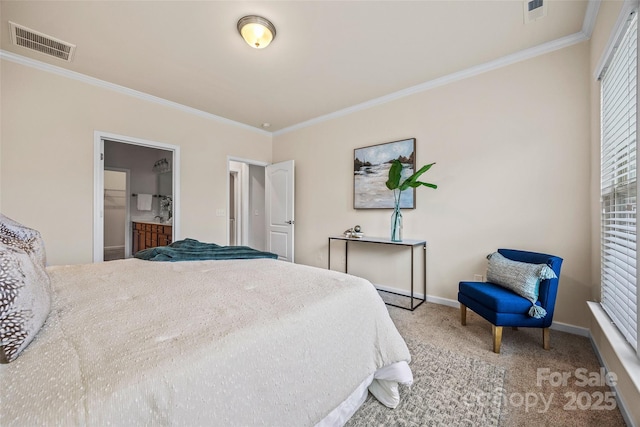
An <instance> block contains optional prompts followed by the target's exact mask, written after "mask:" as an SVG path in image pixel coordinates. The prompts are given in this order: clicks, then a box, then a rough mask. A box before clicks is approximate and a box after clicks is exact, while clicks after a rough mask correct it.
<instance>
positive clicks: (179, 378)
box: [0, 259, 410, 426]
mask: <svg viewBox="0 0 640 427" xmlns="http://www.w3.org/2000/svg"><path fill="white" fill-rule="evenodd" d="M48 272H49V274H50V276H51V282H52V287H53V289H54V297H53V304H52V306H53V308H52V313H51V315H50V317H49V319H48V320H47V322H46V324H45V326H44V328H43V329H42V330H41V331H40V333H39V334H38V336H37V337H36V339H35V340H34V341H33V342H32V343H31V345H30V346H29V347H28V348H27V349H26V350H25V351H24V353H23V354H22V355H21V356H20V357H19V358H18V359H17V360H16V361H14V362H13V363H10V364H7V365H0V425H2V426H9V425H54V424H56V425H91V426H99V425H100V426H102V425H109V424H111V425H122V426H124V425H188V426H199V425H207V426H214V425H215V426H217V425H221V426H222V425H224V426H245V425H246V426H249V425H266V426H305V425H315V424H316V423H318V422H320V421H322V420H323V419H324V418H325V417H326V416H327V415H328V414H329V413H330V412H331V411H332V410H333V409H334V408H336V407H337V406H339V405H340V404H341V403H342V402H343V401H345V399H347V398H348V397H349V396H350V395H351V394H352V392H353V391H354V390H356V389H357V388H358V386H360V385H361V383H362V382H363V381H364V380H365V379H366V378H368V377H370V376H371V375H372V374H373V373H374V372H376V371H377V370H379V369H380V368H382V367H384V366H387V365H390V364H393V363H394V362H400V361H407V362H408V361H409V360H410V356H409V352H408V349H407V347H406V345H405V343H404V341H403V339H402V337H401V336H400V335H399V333H398V332H397V330H396V328H395V326H394V325H393V323H392V321H391V319H390V318H389V315H388V312H387V310H386V307H385V306H384V304H383V302H382V301H381V299H380V298H379V296H378V295H377V292H376V291H375V289H374V287H373V286H372V285H371V284H370V283H369V282H368V281H366V280H363V279H359V278H356V277H353V276H347V275H344V274H341V273H337V272H332V271H327V270H321V269H316V268H313V267H306V266H301V265H295V264H289V263H285V262H281V261H275V260H267V259H259V260H236V261H194V262H179V263H159V262H148V261H140V260H137V259H129V260H123V261H112V262H106V263H100V264H89V265H77V266H56V267H50V268H49V269H48ZM402 365H404V364H402ZM407 370H408V368H407ZM408 376H409V377H410V372H409V374H408ZM404 378H405V380H406V378H407V373H406V371H405V372H404Z"/></svg>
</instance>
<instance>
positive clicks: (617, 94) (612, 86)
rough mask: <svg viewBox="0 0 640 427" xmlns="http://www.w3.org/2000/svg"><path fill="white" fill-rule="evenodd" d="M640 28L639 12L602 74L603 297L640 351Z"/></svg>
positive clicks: (617, 323)
mask: <svg viewBox="0 0 640 427" xmlns="http://www.w3.org/2000/svg"><path fill="white" fill-rule="evenodd" d="M637 34H638V20H637V14H636V13H634V14H633V17H632V18H631V19H630V22H629V26H628V28H627V31H626V32H625V33H624V35H623V37H622V40H621V41H620V43H619V45H618V47H617V48H616V50H615V51H614V53H613V57H612V59H611V61H610V63H609V65H608V67H607V68H606V70H605V71H604V74H603V76H602V79H601V85H602V86H601V89H602V90H601V97H602V98H601V108H602V112H601V115H602V116H601V132H602V135H601V161H602V165H601V203H602V216H601V221H602V224H601V233H602V236H601V237H602V238H601V257H602V258H601V262H602V266H601V268H602V295H601V303H602V307H603V308H604V310H605V311H606V312H607V314H608V315H609V316H610V317H611V320H612V321H613V322H614V323H615V325H616V326H617V327H618V329H619V330H620V332H621V333H622V334H623V335H624V337H625V338H626V340H627V341H628V342H629V343H630V344H631V345H632V346H633V348H634V349H635V350H636V352H637V353H638V284H637V275H636V260H637V254H636V231H637V223H636V201H637V190H638V188H637V183H636V175H637V163H636V156H637V154H636V153H637V142H636V128H637V125H636V117H637V80H638V78H637V62H638V60H637V58H638V55H637V53H638V49H637V45H638V42H637Z"/></svg>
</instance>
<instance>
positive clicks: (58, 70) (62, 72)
mask: <svg viewBox="0 0 640 427" xmlns="http://www.w3.org/2000/svg"><path fill="white" fill-rule="evenodd" d="M0 59H4V60H6V61H10V62H15V63H16V64H20V65H25V66H27V67H31V68H35V69H37V70H40V71H45V72H48V73H52V74H56V75H59V76H62V77H66V78H69V79H72V80H76V81H80V82H83V83H87V84H90V85H92V86H97V87H100V88H102V89H107V90H111V91H113V92H117V93H120V94H123V95H127V96H131V97H133V98H137V99H141V100H143V101H147V102H151V103H154V104H158V105H162V106H165V107H170V108H174V109H177V110H180V111H182V112H185V113H188V114H193V115H195V116H199V117H202V118H205V119H209V120H214V121H216V122H219V123H223V124H226V125H230V126H235V127H239V128H242V129H244V130H249V131H252V132H255V133H259V134H261V135H271V132H267V131H264V130H262V129H258V128H256V127H253V126H249V125H247V124H244V123H240V122H236V121H235V120H231V119H227V118H224V117H220V116H216V115H215V114H211V113H207V112H205V111H202V110H198V109H197V108H192V107H188V106H186V105H183V104H179V103H177V102H173V101H169V100H167V99H164V98H160V97H157V96H154V95H149V94H148V93H144V92H140V91H137V90H134V89H130V88H128V87H125V86H120V85H117V84H115V83H110V82H107V81H105V80H100V79H97V78H95V77H91V76H87V75H86V74H82V73H78V72H76V71H71V70H67V69H66V68H62V67H58V66H56V65H51V64H47V63H45V62H42V61H38V60H36V59H31V58H27V57H26V56H22V55H18V54H15V53H13V52H8V51H6V50H0Z"/></svg>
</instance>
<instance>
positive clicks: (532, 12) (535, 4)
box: [524, 0, 547, 24]
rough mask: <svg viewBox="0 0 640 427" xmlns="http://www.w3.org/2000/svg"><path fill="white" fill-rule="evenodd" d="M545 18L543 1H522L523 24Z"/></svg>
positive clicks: (545, 8) (545, 9)
mask: <svg viewBox="0 0 640 427" xmlns="http://www.w3.org/2000/svg"><path fill="white" fill-rule="evenodd" d="M545 16H547V2H546V1H545V0H524V23H525V24H528V23H529V22H533V21H535V20H538V19H540V18H544V17H545Z"/></svg>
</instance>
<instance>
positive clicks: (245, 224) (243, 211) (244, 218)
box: [226, 156, 269, 245]
mask: <svg viewBox="0 0 640 427" xmlns="http://www.w3.org/2000/svg"><path fill="white" fill-rule="evenodd" d="M230 162H238V163H244V164H246V165H254V166H261V167H265V168H266V167H267V166H269V163H267V162H261V161H259V160H251V159H244V158H242V157H235V156H227V212H226V218H227V221H226V222H227V227H226V228H227V231H226V234H227V245H229V243H230V241H229V239H230V238H231V236H230V233H229V229H230V227H231V219H230V217H229V213H230V212H231V210H230V208H231V205H230V200H229V199H230V197H229V196H230V194H229V193H230V191H231V188H230V187H231V180H230V179H229V175H230V174H231V172H233V171H234V170H232V169H231V165H230ZM240 180H241V183H240V185H241V186H242V187H241V188H242V190H241V193H242V198H241V199H242V200H240V201H239V200H238V197H237V196H236V206H238V205H239V206H240V212H238V210H236V226H237V224H238V216H240V217H241V223H242V231H241V232H240V234H241V235H242V239H245V238H246V237H245V236H247V233H248V229H249V203H248V201H249V191H248V190H249V181H248V177H246V176H242V177H241V178H240ZM245 182H246V187H245ZM236 187H238V183H237V182H236ZM239 243H240V244H242V242H238V233H236V245H238V244H239Z"/></svg>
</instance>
